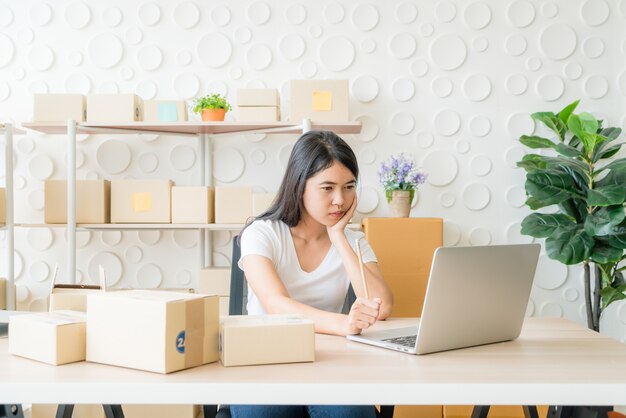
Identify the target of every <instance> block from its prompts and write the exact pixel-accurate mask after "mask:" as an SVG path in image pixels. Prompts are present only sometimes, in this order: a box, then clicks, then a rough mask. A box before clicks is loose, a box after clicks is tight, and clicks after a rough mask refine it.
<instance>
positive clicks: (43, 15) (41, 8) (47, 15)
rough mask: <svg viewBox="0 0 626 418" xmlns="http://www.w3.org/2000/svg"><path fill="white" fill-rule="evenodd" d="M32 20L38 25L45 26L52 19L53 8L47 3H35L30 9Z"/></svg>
mask: <svg viewBox="0 0 626 418" xmlns="http://www.w3.org/2000/svg"><path fill="white" fill-rule="evenodd" d="M29 16H30V20H31V21H32V22H33V23H34V24H35V25H37V26H45V25H47V24H48V23H50V21H51V20H52V8H50V6H49V5H48V4H46V3H43V2H42V3H37V4H33V5H32V6H31V7H30V10H29Z"/></svg>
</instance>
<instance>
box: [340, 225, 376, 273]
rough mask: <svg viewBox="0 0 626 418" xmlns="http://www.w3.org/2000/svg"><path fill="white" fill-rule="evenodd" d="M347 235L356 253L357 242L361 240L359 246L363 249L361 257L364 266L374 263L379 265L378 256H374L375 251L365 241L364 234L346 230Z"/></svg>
mask: <svg viewBox="0 0 626 418" xmlns="http://www.w3.org/2000/svg"><path fill="white" fill-rule="evenodd" d="M345 234H346V238H348V242H349V243H350V246H351V247H352V250H353V251H354V252H356V240H357V239H358V240H359V246H360V247H361V256H362V257H363V264H367V263H372V262H373V263H378V259H377V258H376V254H374V250H373V249H372V247H371V246H370V244H369V242H367V241H366V240H365V234H364V233H363V232H361V231H352V230H350V229H346V230H345Z"/></svg>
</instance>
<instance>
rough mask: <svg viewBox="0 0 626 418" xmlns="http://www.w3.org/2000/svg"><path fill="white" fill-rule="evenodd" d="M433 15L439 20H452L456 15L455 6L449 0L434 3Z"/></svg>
mask: <svg viewBox="0 0 626 418" xmlns="http://www.w3.org/2000/svg"><path fill="white" fill-rule="evenodd" d="M435 17H436V18H437V19H439V20H440V21H441V22H446V23H447V22H452V21H453V20H454V18H455V17H456V6H455V5H454V4H453V3H451V2H449V1H440V2H439V3H437V5H435Z"/></svg>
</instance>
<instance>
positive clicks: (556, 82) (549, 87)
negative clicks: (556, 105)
mask: <svg viewBox="0 0 626 418" xmlns="http://www.w3.org/2000/svg"><path fill="white" fill-rule="evenodd" d="M563 93H565V83H564V82H563V80H562V79H561V77H559V76H558V75H554V74H548V75H544V76H542V77H541V78H539V80H537V94H538V95H539V97H541V98H542V99H543V100H545V101H548V102H553V101H555V100H558V99H560V98H561V96H563Z"/></svg>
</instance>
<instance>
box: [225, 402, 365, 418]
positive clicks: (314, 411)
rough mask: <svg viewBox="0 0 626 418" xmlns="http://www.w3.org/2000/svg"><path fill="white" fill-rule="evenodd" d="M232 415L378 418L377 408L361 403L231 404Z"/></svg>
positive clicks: (246, 417) (237, 417) (241, 417)
mask: <svg viewBox="0 0 626 418" xmlns="http://www.w3.org/2000/svg"><path fill="white" fill-rule="evenodd" d="M307 414H308V415H307ZM230 415H231V417H232V418H305V417H307V416H309V417H310V418H376V409H375V408H374V407H373V406H361V405H358V406H357V405H355V406H339V405H308V406H291V405H231V406H230Z"/></svg>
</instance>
